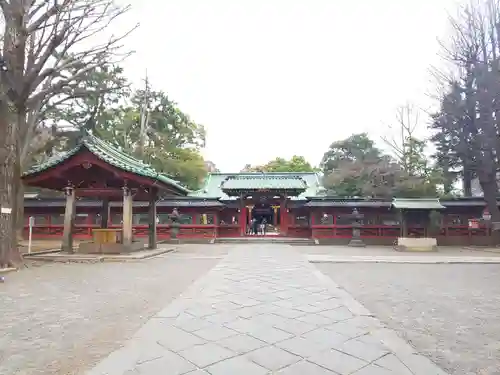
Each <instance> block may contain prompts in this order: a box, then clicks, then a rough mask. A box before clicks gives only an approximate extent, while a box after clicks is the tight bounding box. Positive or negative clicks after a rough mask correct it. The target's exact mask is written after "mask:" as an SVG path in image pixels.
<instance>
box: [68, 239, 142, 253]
mask: <svg viewBox="0 0 500 375" xmlns="http://www.w3.org/2000/svg"><path fill="white" fill-rule="evenodd" d="M141 250H144V243H143V242H132V244H131V245H124V244H121V243H105V244H98V243H95V242H85V243H81V244H80V245H79V246H78V249H77V253H79V254H127V253H131V252H134V251H141Z"/></svg>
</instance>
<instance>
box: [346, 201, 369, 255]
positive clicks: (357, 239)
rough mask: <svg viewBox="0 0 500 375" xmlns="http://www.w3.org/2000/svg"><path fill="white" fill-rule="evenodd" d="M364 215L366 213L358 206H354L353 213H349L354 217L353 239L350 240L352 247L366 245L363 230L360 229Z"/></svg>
mask: <svg viewBox="0 0 500 375" xmlns="http://www.w3.org/2000/svg"><path fill="white" fill-rule="evenodd" d="M364 216H365V215H363V214H360V213H359V211H358V209H357V208H354V210H352V214H351V215H349V217H350V218H351V219H352V237H351V240H350V241H349V245H348V246H352V247H365V246H366V244H365V243H364V242H363V240H362V239H361V230H360V228H361V226H362V220H363V218H364Z"/></svg>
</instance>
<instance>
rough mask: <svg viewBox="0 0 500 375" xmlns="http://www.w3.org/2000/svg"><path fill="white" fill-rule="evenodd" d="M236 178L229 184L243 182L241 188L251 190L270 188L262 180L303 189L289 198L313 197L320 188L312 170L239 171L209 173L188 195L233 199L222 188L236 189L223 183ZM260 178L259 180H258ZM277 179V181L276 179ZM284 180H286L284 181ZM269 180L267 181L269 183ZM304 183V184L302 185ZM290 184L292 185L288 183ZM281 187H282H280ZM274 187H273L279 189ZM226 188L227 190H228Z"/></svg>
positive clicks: (318, 180) (316, 176)
mask: <svg viewBox="0 0 500 375" xmlns="http://www.w3.org/2000/svg"><path fill="white" fill-rule="evenodd" d="M251 178H257V181H255V180H252V181H250V180H251ZM280 178H281V179H282V180H279V179H280ZM233 179H234V180H238V182H231V184H236V183H237V184H240V183H241V184H245V185H244V187H243V188H246V189H249V190H252V189H254V190H255V189H272V188H270V187H269V185H268V186H267V187H264V186H263V181H271V180H272V181H273V182H272V183H275V184H278V181H279V184H281V185H283V184H289V183H290V184H292V181H293V184H295V187H288V189H295V190H299V191H300V190H303V192H302V193H301V194H300V195H299V196H298V197H291V199H299V200H301V199H302V200H305V199H306V198H307V197H313V196H316V195H318V192H319V191H320V190H321V189H322V186H321V184H320V178H319V175H318V174H317V173H314V172H268V173H262V172H241V173H210V174H209V175H208V177H207V179H206V180H205V184H204V186H203V188H201V189H200V190H198V191H195V192H192V193H190V194H189V195H190V196H196V197H207V198H220V199H222V200H229V199H234V198H230V197H229V196H228V195H227V194H226V193H225V192H224V190H225V189H226V188H228V186H229V189H233V190H234V189H238V188H235V187H233V186H235V185H233V186H231V185H225V183H228V182H229V180H233ZM259 179H260V180H259ZM276 180H278V181H276ZM284 180H286V181H287V182H285V181H284ZM300 180H302V183H301V188H298V183H299V182H300ZM257 183H258V184H259V187H258V188H255V187H251V186H255V184H257ZM270 183H271V182H269V184H270ZM304 184H305V185H304ZM288 186H292V185H288ZM280 188H281V189H283V188H284V187H280ZM280 188H275V189H280ZM229 189H228V190H229Z"/></svg>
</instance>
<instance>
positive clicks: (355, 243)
mask: <svg viewBox="0 0 500 375" xmlns="http://www.w3.org/2000/svg"><path fill="white" fill-rule="evenodd" d="M347 246H350V247H366V244H365V243H364V242H363V241H362V240H358V239H351V240H350V241H349V243H348V244H347Z"/></svg>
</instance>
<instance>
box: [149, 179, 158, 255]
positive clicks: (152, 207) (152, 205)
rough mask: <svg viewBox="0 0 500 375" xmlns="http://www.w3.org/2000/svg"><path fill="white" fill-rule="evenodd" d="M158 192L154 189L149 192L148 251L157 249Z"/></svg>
mask: <svg viewBox="0 0 500 375" xmlns="http://www.w3.org/2000/svg"><path fill="white" fill-rule="evenodd" d="M157 199H158V191H157V189H155V188H152V189H151V191H150V192H149V206H148V221H149V233H148V236H149V240H148V249H151V250H153V249H156V200H157Z"/></svg>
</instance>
